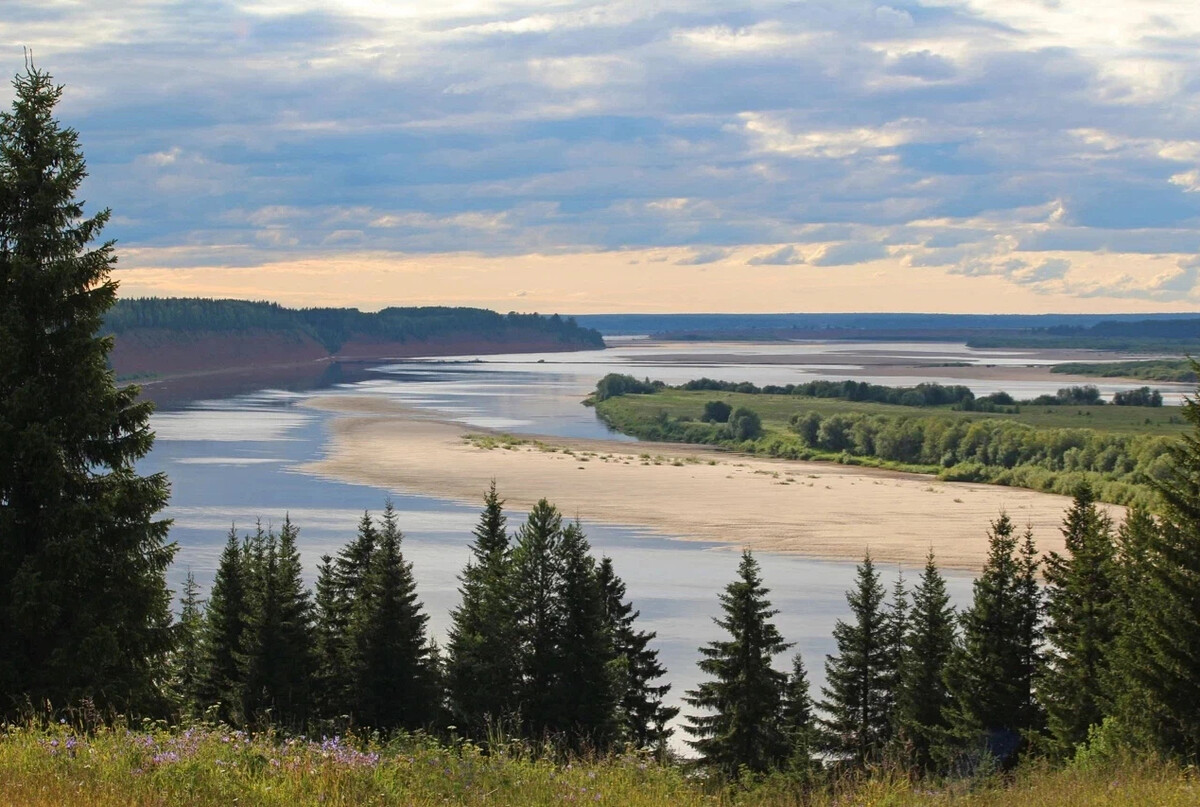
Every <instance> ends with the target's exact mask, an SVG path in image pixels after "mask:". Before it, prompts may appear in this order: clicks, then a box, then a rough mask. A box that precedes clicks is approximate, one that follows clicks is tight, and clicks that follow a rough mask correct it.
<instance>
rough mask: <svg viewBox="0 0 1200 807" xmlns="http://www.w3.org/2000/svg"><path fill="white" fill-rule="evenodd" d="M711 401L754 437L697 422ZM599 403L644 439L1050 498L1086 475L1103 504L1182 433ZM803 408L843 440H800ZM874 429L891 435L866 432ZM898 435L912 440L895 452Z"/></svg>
mask: <svg viewBox="0 0 1200 807" xmlns="http://www.w3.org/2000/svg"><path fill="white" fill-rule="evenodd" d="M709 401H724V402H726V403H728V404H729V405H730V406H731V407H732V408H733V409H735V410H736V409H738V408H741V407H744V408H746V409H749V410H752V411H753V412H755V413H756V414H757V415H758V416H759V417H760V418H761V421H762V433H761V434H760V435H758V436H756V437H754V438H753V439H743V440H735V439H733V438H732V436H731V435H730V434H729V430H728V429H727V428H726V427H725V426H723V425H722V424H712V423H704V422H701V416H702V413H703V411H704V406H705V404H706V403H707V402H709ZM596 409H597V412H598V414H599V415H600V417H601V418H603V419H604V421H605V422H606V423H608V424H609V425H610V426H612V427H613V428H615V429H617V430H618V431H621V432H624V433H626V434H631V435H634V436H637V437H640V438H643V439H650V440H664V441H670V442H686V443H702V444H710V445H719V446H724V447H727V448H730V449H735V450H742V451H748V452H752V453H758V454H764V455H767V456H774V457H783V458H788V459H801V460H829V461H836V462H842V463H847V464H855V465H868V466H875V467H883V468H893V469H897V470H906V471H915V472H920V473H932V474H937V475H939V476H940V477H941V478H943V479H948V480H959V481H975V482H990V483H994V484H1003V485H1011V486H1014V487H1026V488H1031V489H1034V490H1044V491H1049V492H1056V493H1067V494H1069V493H1071V492H1072V491H1073V490H1074V488H1075V487H1076V486H1077V485H1078V484H1079V483H1080V482H1082V481H1087V482H1089V483H1090V484H1092V485H1093V487H1094V488H1095V489H1096V490H1097V492H1098V495H1100V497H1101V498H1102V499H1103V500H1105V501H1110V502H1116V503H1122V504H1124V503H1133V502H1138V501H1145V500H1146V498H1147V496H1148V491H1147V489H1146V486H1145V484H1144V483H1145V481H1146V479H1147V477H1148V476H1155V475H1160V474H1161V473H1163V472H1164V470H1165V463H1166V457H1165V454H1166V451H1167V447H1168V446H1169V445H1170V444H1171V443H1172V442H1173V441H1174V438H1176V437H1177V436H1178V435H1180V434H1182V433H1184V432H1185V431H1186V430H1187V429H1188V426H1187V424H1186V423H1185V421H1184V419H1183V416H1182V413H1181V409H1180V408H1179V407H1166V406H1164V407H1134V406H1112V405H1103V406H1067V405H1058V406H1034V405H1022V406H1021V407H1019V411H1016V412H1006V413H986V412H967V411H959V410H954V409H950V408H942V407H919V408H918V407H911V406H898V405H891V404H880V403H859V402H851V401H843V400H837V399H830V398H809V397H803V396H797V395H775V394H745V393H732V392H719V391H710V390H680V389H662V390H659V391H658V392H655V393H652V394H626V395H619V396H617V397H613V398H609V399H607V400H604V401H601V402H599V403H598V404H596ZM809 413H815V415H817V416H818V417H819V418H821V419H822V421H823V422H824V421H826V420H829V419H831V418H832V419H833V421H834V422H837V423H841V424H843V428H842V430H843V431H844V432H846V436H845V438H844V441H843V442H841V443H836V442H835V443H833V444H826V445H820V444H816V443H814V442H806V441H805V440H804V439H802V437H801V436H800V434H799V433H798V430H797V428H796V427H794V426H793V425H792V422H793V419H794V418H797V417H803V416H805V415H808V414H809ZM851 433H852V434H851ZM878 434H882V435H884V436H885V437H886V438H887V439H886V440H884V439H882V438H881V439H878V440H877V439H875V438H874V437H873V436H872V435H878ZM897 434H898V435H899V436H896V435H897ZM864 435H865V436H864ZM856 440H857V441H858V442H857V443H856V442H855V441H856ZM897 440H899V441H901V442H903V441H905V440H906V441H907V443H908V444H907V446H900V447H896V446H895V444H896V442H897Z"/></svg>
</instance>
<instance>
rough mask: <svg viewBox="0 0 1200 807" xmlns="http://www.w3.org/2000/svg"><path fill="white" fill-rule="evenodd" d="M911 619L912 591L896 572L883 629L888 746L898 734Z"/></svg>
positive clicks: (885, 736) (885, 737) (885, 738)
mask: <svg viewBox="0 0 1200 807" xmlns="http://www.w3.org/2000/svg"><path fill="white" fill-rule="evenodd" d="M910 618H911V614H910V604H909V601H908V590H907V589H906V588H905V587H904V572H903V570H901V571H899V572H897V574H896V582H895V583H894V584H893V585H892V598H891V600H890V601H889V602H888V604H887V606H886V608H885V609H884V624H883V632H884V640H885V642H886V643H887V654H886V656H885V659H886V662H885V665H884V669H883V681H882V693H883V720H882V736H881V738H880V739H881V741H882V743H883V745H884V746H888V745H891V744H892V742H893V740H894V739H895V737H896V721H897V720H898V712H899V700H900V690H901V686H902V682H901V676H902V674H903V669H904V665H905V663H906V662H907V660H908V643H907V641H906V640H907V638H908V629H909V619H910Z"/></svg>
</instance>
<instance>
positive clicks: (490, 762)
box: [0, 725, 1200, 807]
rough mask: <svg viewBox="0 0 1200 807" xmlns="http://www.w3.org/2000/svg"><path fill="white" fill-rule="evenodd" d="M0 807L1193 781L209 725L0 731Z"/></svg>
mask: <svg viewBox="0 0 1200 807" xmlns="http://www.w3.org/2000/svg"><path fill="white" fill-rule="evenodd" d="M0 774H2V775H0V804H2V805H6V806H7V805H21V807H58V806H59V805H63V804H86V805H89V807H129V805H147V806H149V805H168V804H189V805H196V807H225V806H226V805H229V804H234V803H236V804H243V805H278V807H308V805H321V806H322V807H357V805H384V804H396V805H399V804H404V805H413V806H414V807H424V806H425V805H445V804H463V805H475V804H480V805H482V804H487V805H501V806H502V807H504V806H507V807H525V806H526V805H530V806H532V805H556V806H557V805H562V804H597V805H612V806H613V807H652V806H653V807H658V806H659V805H671V807H692V805H708V806H710V807H717V806H718V805H729V807H735V806H737V805H745V806H746V807H757V806H761V807H776V806H778V807H783V806H784V805H796V804H806V805H810V807H834V805H851V804H853V805H862V807H883V806H884V805H887V806H888V807H909V806H910V805H911V806H912V807H937V806H938V805H964V806H965V805H971V807H1007V805H1011V804H1022V805H1027V806H1028V807H1051V805H1054V806H1055V807H1085V806H1087V807H1093V806H1095V807H1151V806H1153V807H1184V806H1185V805H1192V804H1195V803H1196V799H1197V797H1198V796H1200V793H1198V790H1200V783H1197V782H1196V780H1195V778H1194V776H1193V775H1192V774H1191V772H1189V771H1187V770H1185V769H1182V768H1179V767H1176V766H1174V765H1172V764H1166V763H1150V762H1132V761H1110V762H1106V763H1104V764H1100V765H1095V764H1089V765H1074V766H1070V767H1067V768H1065V769H1051V768H1048V767H1045V766H1036V765H1035V766H1031V768H1029V769H1027V770H1023V771H1021V772H1019V773H1017V774H1015V775H1012V776H1004V777H1002V776H992V777H985V778H981V779H979V780H976V781H973V782H971V783H963V782H959V783H953V782H942V783H930V782H925V783H915V782H912V781H910V780H909V779H907V778H905V777H901V776H894V775H886V774H881V775H878V776H875V777H872V778H867V779H863V778H861V777H846V779H845V780H844V781H842V782H840V783H839V784H837V785H836V786H834V787H832V788H831V789H830V790H829V791H828V792H813V793H808V794H802V793H801V792H798V791H797V790H796V789H795V788H794V787H792V786H789V785H788V784H787V783H785V782H782V781H779V780H772V779H769V778H768V779H765V780H760V781H758V782H756V783H749V784H747V783H743V784H741V785H738V786H735V787H724V786H721V785H719V784H717V783H716V782H712V781H706V780H704V779H703V778H698V777H696V776H694V775H689V774H688V773H686V772H685V771H684V770H682V769H680V768H678V767H674V766H668V765H659V764H656V763H654V762H652V761H650V760H647V759H646V758H645V757H642V756H639V755H637V754H627V755H621V756H616V757H612V758H607V759H603V760H591V761H589V760H576V761H575V762H573V763H572V764H571V765H566V766H564V765H561V764H556V763H555V762H554V761H552V760H551V759H549V758H546V757H544V756H537V755H533V754H529V753H525V752H524V750H523V749H522V748H520V747H519V746H512V747H510V748H509V749H507V750H506V751H504V752H501V753H492V754H483V753H481V752H480V750H479V749H478V748H476V747H475V746H472V745H470V744H466V743H460V744H457V745H454V746H453V747H449V748H446V747H441V746H437V745H434V744H432V743H430V742H428V741H427V740H422V739H420V738H414V737H409V738H401V739H397V740H394V741H392V742H387V743H383V742H379V741H378V740H370V739H367V740H358V739H355V738H347V739H342V738H324V739H321V740H301V739H292V740H287V739H284V738H280V737H277V736H273V735H270V734H260V735H248V734H244V733H241V732H237V731H234V730H232V729H227V728H222V727H219V726H218V727H205V726H196V727H192V728H180V729H170V730H168V729H163V728H161V727H138V728H136V729H133V730H131V729H126V728H123V727H116V728H112V729H109V728H99V729H98V730H96V731H94V732H81V731H79V730H78V729H76V728H75V727H73V726H68V725H51V726H48V727H41V726H36V725H24V726H7V727H3V728H2V729H0Z"/></svg>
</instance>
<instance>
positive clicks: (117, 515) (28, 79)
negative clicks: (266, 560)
mask: <svg viewBox="0 0 1200 807" xmlns="http://www.w3.org/2000/svg"><path fill="white" fill-rule="evenodd" d="M13 87H14V90H15V92H14V98H13V103H12V110H11V111H10V112H6V113H4V114H2V115H0V719H2V718H3V716H4V715H6V714H12V713H13V712H12V710H13V709H14V708H18V707H19V706H20V704H22V703H25V702H26V699H28V702H32V703H36V704H41V703H45V702H47V701H49V702H51V703H52V704H54V705H55V706H67V705H70V704H75V703H78V702H79V701H80V699H82V698H89V699H91V700H92V702H94V703H95V704H96V705H97V706H99V707H101V708H113V709H117V710H120V711H122V712H124V713H126V714H129V713H130V712H133V713H142V714H151V713H162V712H165V710H166V709H167V708H168V704H167V700H166V693H164V692H163V691H162V679H163V678H164V676H163V675H162V671H163V667H164V665H165V663H166V661H167V658H168V655H169V653H170V651H171V642H172V638H173V637H172V634H173V631H172V629H171V627H170V606H171V593H170V591H169V590H168V589H167V585H166V578H165V572H166V568H167V566H168V565H169V564H170V562H171V558H172V557H173V555H174V552H175V547H174V544H171V543H168V540H167V529H168V522H167V521H166V520H164V519H159V518H157V514H158V513H159V511H160V510H162V508H163V507H164V506H165V505H166V503H167V496H168V483H167V479H166V477H165V476H163V475H162V474H154V475H151V476H139V475H138V473H137V472H136V470H135V468H134V465H135V463H136V462H137V460H139V459H141V458H142V457H144V456H145V455H146V454H147V453H148V452H149V451H150V447H151V444H152V443H153V440H154V435H153V433H152V432H151V431H150V426H149V418H150V412H151V409H152V405H151V404H150V403H149V402H147V401H139V400H138V388H137V387H134V386H126V387H117V385H116V383H115V379H114V376H113V373H112V371H111V370H110V369H109V367H108V354H109V352H110V351H111V350H112V346H113V340H112V338H111V337H102V336H100V335H99V330H100V328H101V325H102V323H103V318H104V315H105V312H107V311H108V309H109V308H110V307H111V306H112V305H113V303H114V301H115V299H116V290H117V284H116V281H114V280H112V279H111V278H110V276H109V274H110V270H111V268H112V266H113V264H114V263H115V262H116V256H115V255H114V252H113V243H112V242H111V241H109V242H104V243H101V244H98V245H97V244H96V243H95V242H96V239H97V238H98V237H99V235H100V231H101V230H102V229H103V227H104V225H105V224H106V223H107V222H108V219H109V211H108V210H103V211H101V212H99V213H97V214H96V215H94V216H92V217H90V218H87V217H85V216H84V211H83V205H82V203H81V202H80V201H78V200H77V198H76V192H77V191H78V190H79V188H80V185H81V183H82V182H83V180H84V177H85V176H86V175H87V172H86V167H85V163H84V159H83V155H82V153H81V151H80V147H79V136H78V133H77V132H76V131H75V130H73V129H70V128H65V127H63V126H62V125H61V124H60V123H59V122H58V121H57V120H56V119H55V117H54V108H55V106H56V105H57V103H58V101H59V99H60V98H61V97H62V87H61V86H58V85H56V84H54V82H53V80H52V79H51V77H50V76H49V75H48V74H47V73H45V72H42V71H41V70H38V69H37V68H36V67H33V66H32V65H30V66H28V67H27V69H26V71H25V72H24V73H23V74H21V75H18V76H17V77H16V78H15V80H14V82H13Z"/></svg>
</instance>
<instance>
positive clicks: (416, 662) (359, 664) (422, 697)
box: [350, 501, 436, 731]
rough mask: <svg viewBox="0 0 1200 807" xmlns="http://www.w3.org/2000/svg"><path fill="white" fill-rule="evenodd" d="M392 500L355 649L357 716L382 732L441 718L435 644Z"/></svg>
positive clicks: (356, 625) (358, 619)
mask: <svg viewBox="0 0 1200 807" xmlns="http://www.w3.org/2000/svg"><path fill="white" fill-rule="evenodd" d="M402 538H403V536H402V535H401V533H400V528H399V526H398V524H397V520H396V511H395V509H394V508H393V507H392V503H391V502H390V501H389V502H388V503H387V506H386V507H385V508H384V511H383V519H382V527H381V529H380V530H379V537H378V544H377V546H376V547H375V550H374V551H373V552H372V553H371V557H370V563H369V565H368V567H367V573H366V577H365V578H364V579H363V580H362V588H361V591H360V593H359V595H358V598H357V599H356V600H355V602H354V611H353V614H352V616H351V624H350V654H351V676H352V682H353V683H352V686H353V689H352V693H353V700H354V706H355V709H354V714H353V716H354V718H355V720H356V722H358V723H359V724H361V725H365V726H370V727H371V728H375V729H378V730H380V731H391V730H395V729H408V730H412V729H417V728H421V727H424V726H425V725H426V724H427V723H428V721H429V720H430V719H432V718H433V717H435V714H434V711H435V710H434V708H433V707H434V704H435V703H436V693H434V692H432V691H431V688H432V687H431V685H432V681H431V678H432V676H431V672H430V669H429V646H428V645H427V644H426V642H425V623H426V622H427V621H428V619H429V618H428V617H427V616H426V615H425V614H424V612H423V610H422V606H421V603H420V601H419V600H418V599H417V587H416V581H415V580H414V579H413V574H412V564H410V563H406V562H405V560H404V555H403V553H402V552H401V549H400V544H401V541H402Z"/></svg>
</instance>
